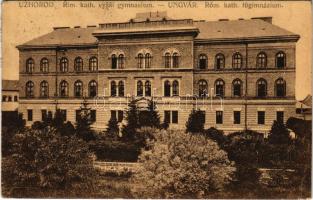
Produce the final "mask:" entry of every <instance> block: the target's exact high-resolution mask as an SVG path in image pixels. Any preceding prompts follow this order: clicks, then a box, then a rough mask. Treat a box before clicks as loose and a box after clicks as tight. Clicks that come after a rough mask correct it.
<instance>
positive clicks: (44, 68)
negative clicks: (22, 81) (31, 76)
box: [26, 57, 98, 73]
mask: <svg viewBox="0 0 313 200" xmlns="http://www.w3.org/2000/svg"><path fill="white" fill-rule="evenodd" d="M68 66H69V61H68V59H67V58H65V57H63V58H61V59H60V63H59V67H60V69H59V70H60V72H68ZM83 68H84V64H83V59H82V58H81V57H76V58H75V60H74V70H75V71H76V72H82V71H83ZM34 69H35V61H34V59H32V58H29V59H27V60H26V72H27V73H32V72H34ZM97 70H98V59H97V58H96V57H91V58H90V59H89V71H97ZM40 72H43V73H47V72H49V60H48V59H47V58H42V59H41V60H40Z"/></svg>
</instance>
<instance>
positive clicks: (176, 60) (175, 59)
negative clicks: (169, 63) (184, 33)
mask: <svg viewBox="0 0 313 200" xmlns="http://www.w3.org/2000/svg"><path fill="white" fill-rule="evenodd" d="M178 67H179V55H178V53H173V68H178Z"/></svg>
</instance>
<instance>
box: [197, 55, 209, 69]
mask: <svg viewBox="0 0 313 200" xmlns="http://www.w3.org/2000/svg"><path fill="white" fill-rule="evenodd" d="M207 65H208V58H207V56H206V55H204V54H201V55H200V56H199V69H206V68H207Z"/></svg>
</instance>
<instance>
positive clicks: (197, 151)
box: [132, 130, 235, 198]
mask: <svg viewBox="0 0 313 200" xmlns="http://www.w3.org/2000/svg"><path fill="white" fill-rule="evenodd" d="M155 138H156V140H154V143H153V144H152V147H151V148H149V150H146V151H142V153H141V155H140V157H139V163H140V165H139V167H138V169H137V171H136V172H135V174H134V175H133V177H132V182H133V183H134V187H133V188H132V193H133V194H134V196H135V197H136V198H201V197H208V196H209V195H210V194H211V192H213V191H220V190H222V189H223V188H224V187H225V186H226V185H227V184H228V183H229V182H230V181H231V179H232V178H231V175H232V173H233V172H234V171H235V168H234V167H233V164H232V163H231V162H230V161H229V160H228V157H227V153H226V152H225V151H223V150H221V149H220V148H219V147H218V145H217V144H216V143H215V142H213V141H212V140H209V139H206V138H205V137H204V136H202V135H192V134H188V133H184V132H181V131H164V130H162V131H160V130H159V131H158V132H157V133H156V134H155ZM138 183H141V184H138ZM142 183H144V184H142Z"/></svg>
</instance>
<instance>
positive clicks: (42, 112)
mask: <svg viewBox="0 0 313 200" xmlns="http://www.w3.org/2000/svg"><path fill="white" fill-rule="evenodd" d="M46 119H47V110H41V120H42V121H46Z"/></svg>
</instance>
